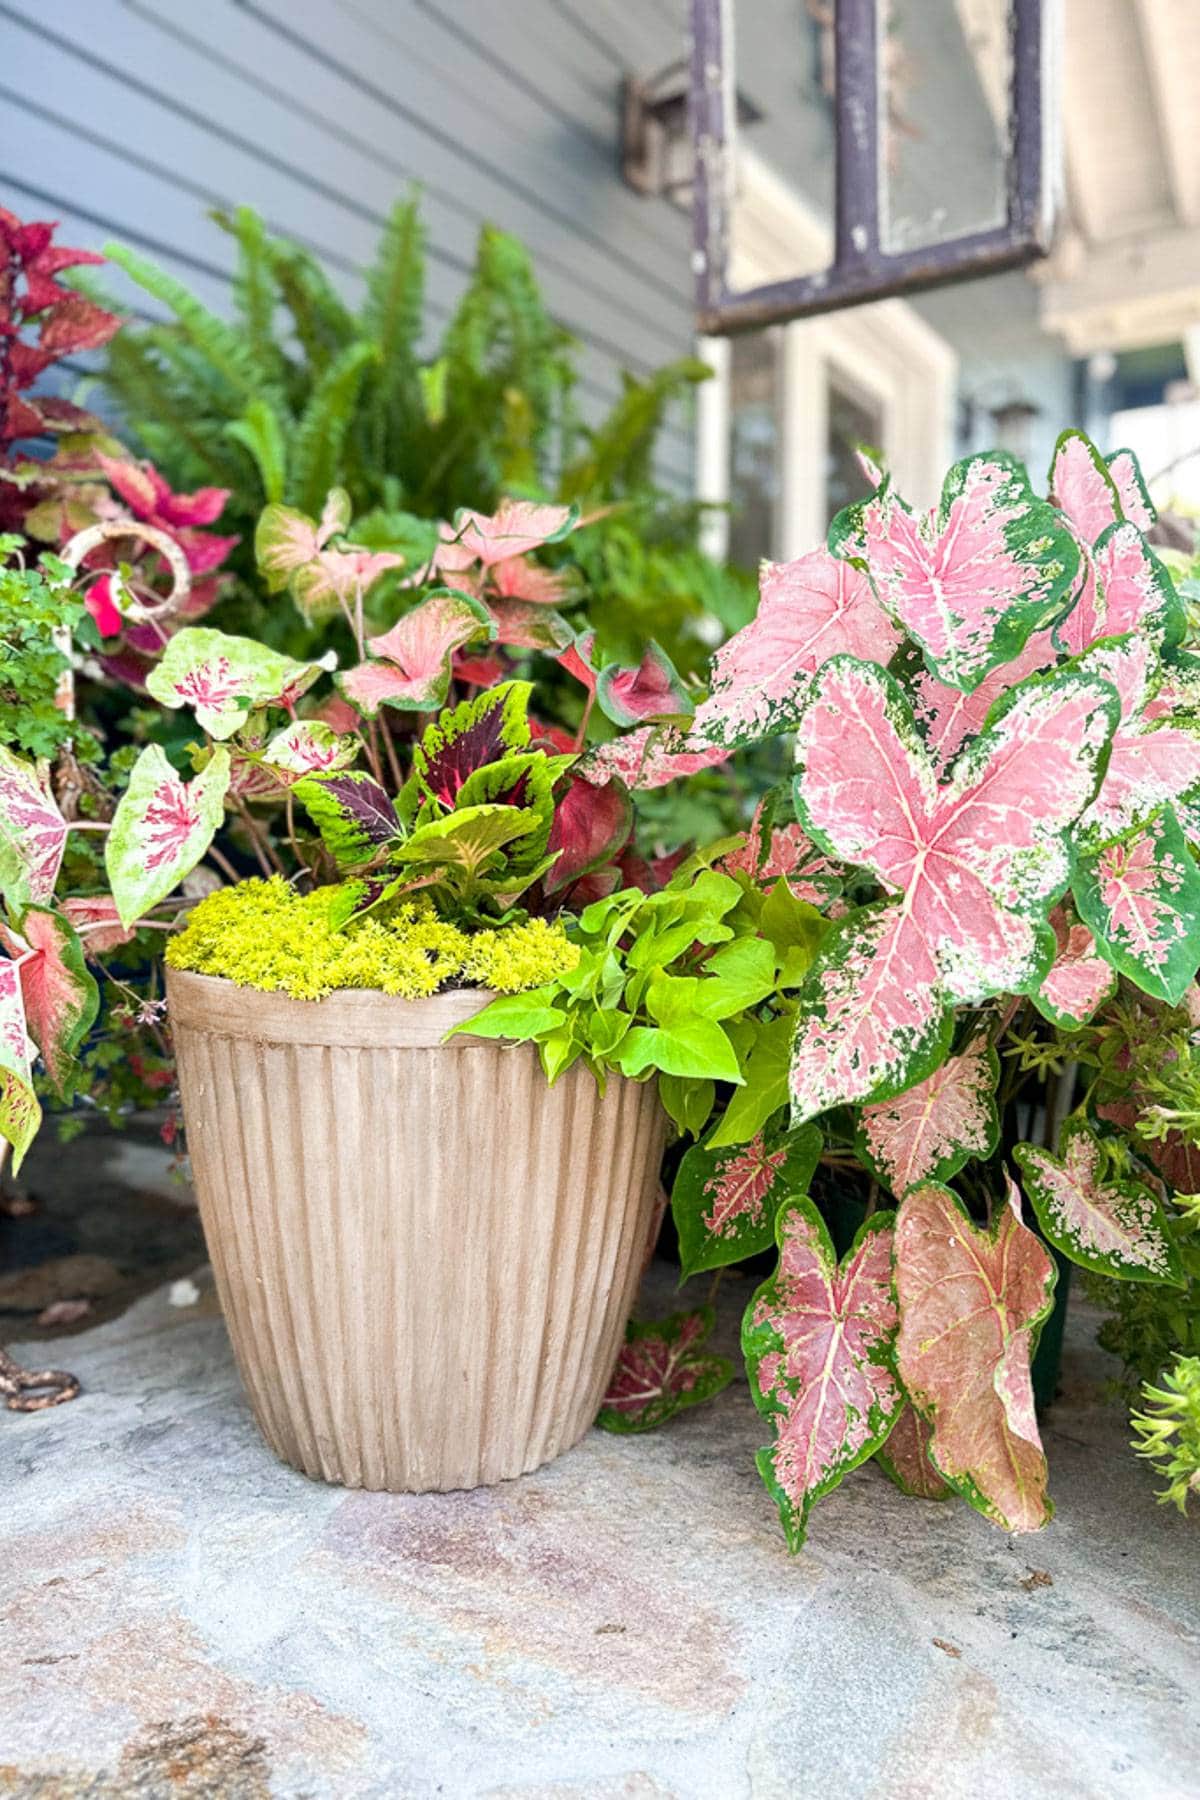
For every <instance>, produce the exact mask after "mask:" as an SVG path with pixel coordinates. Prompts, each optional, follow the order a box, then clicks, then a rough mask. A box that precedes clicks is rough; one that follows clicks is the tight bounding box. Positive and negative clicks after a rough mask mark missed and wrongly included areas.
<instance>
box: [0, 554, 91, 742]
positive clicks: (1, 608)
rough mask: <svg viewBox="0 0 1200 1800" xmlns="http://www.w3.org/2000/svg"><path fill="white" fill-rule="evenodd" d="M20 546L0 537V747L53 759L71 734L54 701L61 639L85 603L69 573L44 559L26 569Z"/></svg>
mask: <svg viewBox="0 0 1200 1800" xmlns="http://www.w3.org/2000/svg"><path fill="white" fill-rule="evenodd" d="M23 542H24V540H23V539H21V538H19V537H16V536H13V535H11V534H10V535H9V536H7V537H3V536H0V743H4V744H12V745H14V746H15V747H16V748H17V749H19V750H22V751H25V752H26V753H27V754H29V755H31V756H41V757H52V756H53V755H54V754H55V753H56V752H57V751H58V750H60V749H61V748H62V747H63V746H64V745H65V744H67V743H69V742H70V741H71V739H72V738H73V737H74V736H75V735H77V734H76V733H75V732H74V731H73V729H72V726H71V723H70V721H69V720H68V718H67V716H66V714H65V713H64V712H63V709H62V707H61V705H59V703H58V702H59V693H60V687H61V683H62V679H63V676H64V674H65V673H66V672H67V670H68V669H69V667H70V658H69V656H68V655H67V654H66V653H65V651H64V650H63V648H62V646H63V642H64V640H65V641H66V642H67V643H68V644H69V643H70V641H71V638H72V636H73V634H74V633H75V631H76V629H77V627H78V626H79V625H80V623H81V622H82V620H83V618H84V617H85V613H84V605H83V600H82V598H81V596H80V595H79V594H78V593H77V592H76V591H75V590H74V588H73V587H72V586H71V581H72V576H73V571H72V570H71V569H69V568H68V567H67V566H66V564H65V563H63V562H60V561H59V559H58V558H57V557H54V556H49V555H46V556H42V557H40V558H39V559H38V561H37V562H36V563H35V564H33V565H32V566H30V565H28V564H27V563H26V562H25V560H24V554H23Z"/></svg>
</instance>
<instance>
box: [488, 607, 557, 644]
mask: <svg viewBox="0 0 1200 1800" xmlns="http://www.w3.org/2000/svg"><path fill="white" fill-rule="evenodd" d="M487 610H488V614H489V616H490V618H491V621H492V624H493V625H494V626H495V627H496V638H495V641H496V643H497V644H502V645H504V646H506V647H507V648H508V649H510V650H544V651H545V652H546V654H547V655H548V656H557V655H558V654H559V652H560V651H561V650H564V649H566V647H567V646H568V645H573V644H574V639H575V632H574V630H573V629H572V627H571V626H570V625H569V624H568V623H567V621H566V619H564V617H563V615H562V614H561V613H560V612H556V611H555V609H554V607H552V606H544V605H541V604H537V603H535V602H534V601H532V600H489V601H488V608H487Z"/></svg>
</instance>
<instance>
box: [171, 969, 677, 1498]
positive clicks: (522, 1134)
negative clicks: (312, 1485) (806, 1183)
mask: <svg viewBox="0 0 1200 1800" xmlns="http://www.w3.org/2000/svg"><path fill="white" fill-rule="evenodd" d="M167 991H168V996H169V1000H170V1016H171V1026H172V1031H173V1034H174V1041H175V1049H176V1053H177V1057H178V1064H179V1085H180V1091H181V1095H182V1099H183V1110H184V1118H185V1121H186V1124H187V1134H188V1146H189V1150H190V1152H191V1159H192V1167H193V1171H194V1174H195V1181H196V1191H197V1194H198V1195H199V1200H200V1210H201V1215H202V1217H203V1221H204V1232H205V1237H206V1238H207V1240H208V1249H209V1254H210V1256H211V1259H212V1264H213V1269H214V1271H215V1274H216V1281H217V1289H218V1293H219V1295H220V1299H221V1304H222V1307H223V1308H224V1311H225V1318H226V1321H227V1323H228V1326H229V1333H230V1337H231V1338H232V1340H233V1348H234V1352H235V1354H236V1356H237V1361H238V1366H239V1368H240V1370H241V1374H242V1379H243V1381H244V1382H245V1385H246V1390H247V1393H248V1394H249V1397H250V1403H251V1406H252V1407H253V1409H254V1414H255V1417H256V1419H257V1420H258V1424H259V1427H260V1428H261V1430H262V1433H263V1436H264V1437H265V1438H266V1440H267V1442H268V1443H269V1444H270V1446H271V1448H272V1449H273V1450H274V1451H275V1452H276V1454H277V1455H278V1456H280V1457H282V1458H283V1460H284V1461H285V1462H288V1463H291V1464H292V1465H293V1466H294V1467H295V1468H298V1469H302V1470H303V1471H304V1473H305V1474H307V1475H313V1476H319V1477H320V1478H321V1479H323V1480H325V1481H335V1482H341V1483H342V1484H344V1485H345V1486H347V1487H363V1488H386V1489H389V1490H391V1491H392V1492H408V1493H422V1492H427V1491H430V1490H436V1491H443V1490H446V1489H450V1488H469V1487H478V1486H481V1485H483V1484H485V1483H488V1482H494V1481H504V1480H507V1479H508V1478H509V1477H511V1476H514V1475H521V1474H523V1473H525V1472H526V1471H527V1470H529V1469H534V1468H537V1467H538V1465H539V1464H541V1463H544V1462H548V1461H549V1460H550V1459H551V1458H552V1457H555V1456H557V1455H558V1454H559V1453H560V1452H561V1451H563V1450H567V1449H569V1448H570V1447H571V1445H573V1444H575V1443H577V1442H578V1440H579V1439H580V1438H581V1437H582V1436H583V1434H584V1432H585V1431H586V1430H587V1429H588V1427H589V1425H590V1424H591V1423H592V1420H593V1419H594V1418H595V1416H596V1412H597V1410H598V1408H599V1404H600V1400H601V1398H602V1396H603V1393H604V1388H605V1385H606V1382H607V1380H608V1376H609V1374H610V1372H611V1370H612V1366H613V1363H614V1362H615V1360H616V1356H617V1352H618V1349H619V1347H620V1343H621V1337H622V1332H623V1329H624V1326H625V1321H626V1319H627V1317H628V1315H629V1311H630V1308H631V1306H632V1304H633V1298H634V1292H635V1289H636V1286H637V1281H638V1276H639V1274H640V1271H641V1266H642V1261H643V1257H644V1254H645V1251H646V1247H647V1242H648V1237H649V1232H650V1229H651V1225H652V1222H653V1217H654V1212H655V1207H656V1199H657V1194H658V1171H659V1160H660V1157H661V1154H662V1146H663V1138H664V1125H665V1121H664V1117H663V1114H662V1111H661V1108H660V1107H659V1104H658V1099H657V1095H656V1093H655V1084H654V1083H646V1084H642V1083H637V1082H632V1081H626V1080H623V1079H620V1078H614V1079H612V1080H610V1082H609V1084H608V1089H607V1092H606V1094H605V1096H604V1098H603V1099H601V1097H600V1095H599V1093H598V1091H597V1088H596V1084H595V1081H594V1080H593V1079H592V1077H591V1075H590V1074H589V1073H588V1072H587V1070H586V1069H584V1068H583V1067H581V1066H579V1065H576V1067H574V1068H573V1069H571V1070H569V1071H568V1073H567V1074H566V1075H564V1076H563V1077H562V1078H561V1079H560V1080H559V1081H558V1082H557V1083H556V1085H555V1086H554V1087H553V1088H551V1087H548V1086H547V1084H546V1081H545V1078H544V1077H543V1075H542V1071H541V1065H540V1063H539V1061H538V1057H537V1053H536V1051H535V1049H534V1047H533V1046H532V1045H530V1044H522V1045H515V1046H508V1047H505V1046H502V1045H500V1044H497V1043H495V1042H493V1041H491V1040H489V1039H482V1038H469V1037H460V1038H454V1039H452V1040H451V1041H450V1043H448V1044H444V1043H443V1042H442V1039H443V1037H444V1036H445V1034H446V1032H447V1031H448V1030H449V1029H450V1027H451V1026H452V1025H456V1024H458V1023H459V1021H460V1020H462V1019H466V1018H469V1017H471V1015H472V1014H474V1013H476V1012H478V1011H479V1010H480V1009H481V1008H482V1007H483V1006H484V1005H485V1004H486V1003H487V1001H488V999H489V998H490V996H489V995H487V994H484V993H480V992H479V991H477V990H476V991H469V992H466V991H464V992H451V993H445V994H437V995H435V996H434V997H433V998H431V999H429V1000H420V1001H405V1000H397V999H393V998H392V997H390V996H388V995H385V994H378V993H361V992H358V993H340V994H333V995H331V996H330V997H329V998H328V999H326V1000H321V1001H315V1002H313V1001H302V1000H291V999H288V998H287V997H286V996H282V995H277V994H263V993H259V992H257V991H255V990H253V989H249V988H242V987H236V986H235V985H234V984H233V983H232V982H228V981H223V980H217V979H214V978H213V977H211V976H207V975H193V974H187V973H184V972H182V971H180V970H177V969H169V970H168V971H167Z"/></svg>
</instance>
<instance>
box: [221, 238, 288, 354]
mask: <svg viewBox="0 0 1200 1800" xmlns="http://www.w3.org/2000/svg"><path fill="white" fill-rule="evenodd" d="M209 216H210V217H211V218H212V219H213V220H214V222H215V223H216V224H218V225H219V226H220V227H221V229H222V231H227V232H228V233H229V234H230V236H231V237H233V238H236V240H237V247H238V260H237V268H236V269H235V271H234V276H233V299H234V305H235V307H236V308H237V317H238V326H239V328H240V329H241V331H243V332H244V334H245V337H246V342H247V344H248V346H249V349H250V353H251V355H252V356H253V358H254V360H255V363H256V364H257V366H258V368H259V370H260V372H261V377H262V382H263V385H264V386H266V387H278V386H280V385H281V384H282V382H283V378H284V374H285V366H284V355H283V351H282V350H281V349H280V346H279V343H278V341H277V339H276V336H275V313H276V309H277V307H278V305H279V284H278V282H277V281H276V279H275V272H274V270H273V269H272V267H271V263H270V259H269V257H268V256H267V228H266V226H265V225H264V224H263V222H262V219H261V218H260V216H259V214H258V213H256V212H255V210H254V208H253V207H252V206H239V207H237V209H236V210H235V211H234V212H233V213H232V214H230V213H227V212H224V211H223V210H222V209H221V208H219V207H217V208H214V210H213V211H212V213H211V214H210V215H209Z"/></svg>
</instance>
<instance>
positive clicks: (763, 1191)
mask: <svg viewBox="0 0 1200 1800" xmlns="http://www.w3.org/2000/svg"><path fill="white" fill-rule="evenodd" d="M821 1145H822V1139H821V1133H820V1131H819V1130H818V1129H817V1127H816V1126H815V1125H805V1126H802V1127H801V1129H800V1130H799V1131H796V1132H792V1133H791V1134H790V1135H789V1136H787V1137H781V1138H779V1139H778V1140H774V1139H773V1140H771V1142H769V1143H768V1141H767V1139H766V1137H765V1135H764V1133H763V1132H761V1131H760V1132H758V1133H757V1134H756V1136H755V1137H753V1138H752V1139H751V1141H750V1142H749V1143H748V1144H738V1145H736V1146H733V1147H732V1148H729V1149H724V1150H713V1149H712V1148H711V1147H710V1146H709V1145H708V1144H696V1145H694V1146H693V1147H692V1149H690V1150H689V1151H688V1152H687V1154H686V1156H685V1157H684V1158H683V1161H682V1162H681V1163H680V1165H679V1172H678V1174H677V1175H676V1177H675V1185H674V1187H673V1189H672V1190H671V1211H672V1214H673V1216H674V1219H675V1229H676V1231H677V1232H678V1234H679V1260H680V1262H681V1264H682V1266H683V1273H684V1277H685V1278H686V1277H687V1276H689V1275H696V1274H698V1273H699V1272H700V1271H701V1270H702V1269H720V1268H724V1267H725V1265H726V1264H727V1263H735V1262H741V1261H742V1260H743V1258H744V1257H747V1256H753V1255H755V1254H756V1253H757V1252H758V1251H759V1250H767V1249H769V1248H770V1246H771V1245H772V1244H773V1243H774V1242H775V1215H776V1213H777V1212H778V1210H779V1206H780V1204H781V1202H782V1201H783V1200H785V1199H787V1198H788V1197H790V1196H793V1195H796V1194H804V1193H807V1192H808V1184H809V1182H810V1181H811V1180H812V1174H813V1170H814V1169H815V1168H816V1166H817V1159H818V1157H819V1156H820V1154H821Z"/></svg>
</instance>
